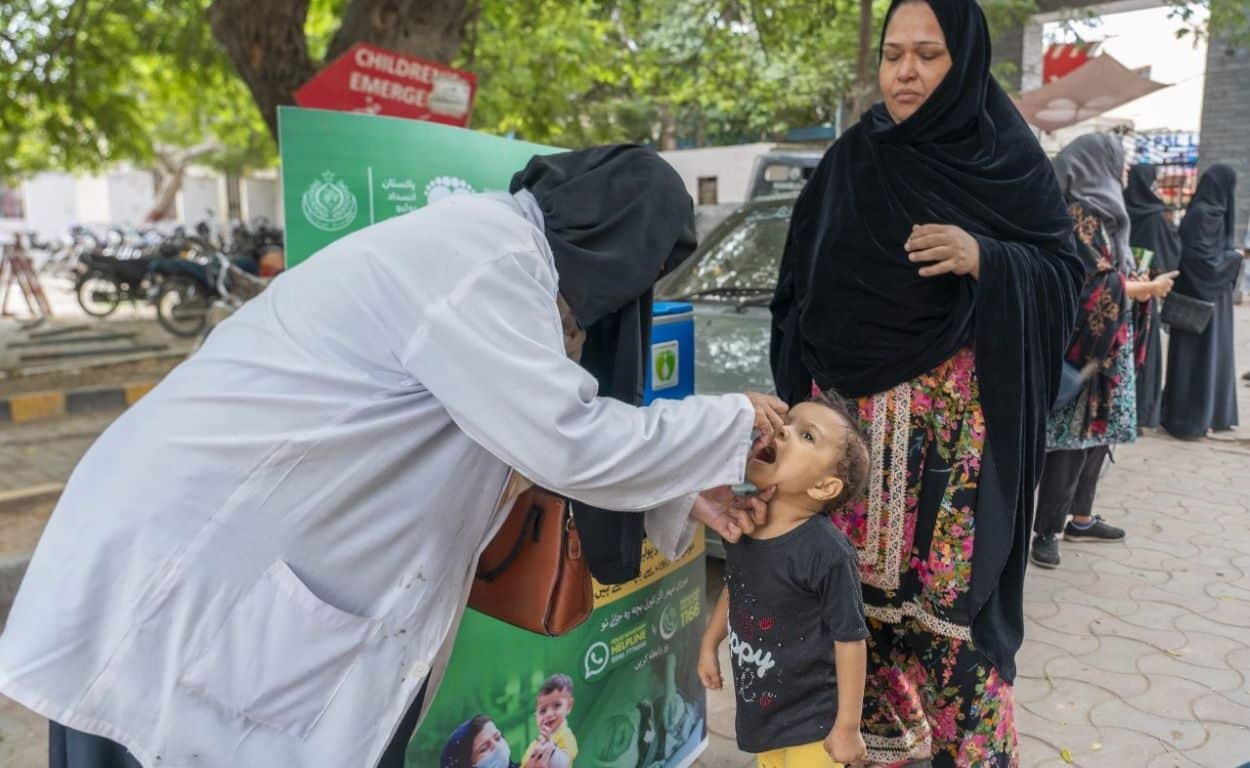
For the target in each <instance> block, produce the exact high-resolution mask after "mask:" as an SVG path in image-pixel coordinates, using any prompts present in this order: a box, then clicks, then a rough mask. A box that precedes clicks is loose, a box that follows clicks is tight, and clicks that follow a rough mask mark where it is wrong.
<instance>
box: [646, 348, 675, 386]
mask: <svg viewBox="0 0 1250 768" xmlns="http://www.w3.org/2000/svg"><path fill="white" fill-rule="evenodd" d="M678 351H679V345H678V343H677V342H676V341H665V342H663V343H660V344H652V345H651V389H652V390H653V391H659V390H661V389H672V388H673V387H675V386H677V385H678V383H679V381H678V376H677V354H678Z"/></svg>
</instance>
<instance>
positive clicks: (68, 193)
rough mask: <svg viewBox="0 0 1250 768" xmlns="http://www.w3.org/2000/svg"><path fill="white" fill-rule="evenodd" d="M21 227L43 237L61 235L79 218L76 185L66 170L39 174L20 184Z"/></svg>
mask: <svg viewBox="0 0 1250 768" xmlns="http://www.w3.org/2000/svg"><path fill="white" fill-rule="evenodd" d="M22 199H23V207H24V208H25V213H26V219H25V223H24V225H23V226H24V228H25V229H27V230H33V231H35V232H38V233H39V236H40V237H41V238H43V239H45V240H46V239H49V238H55V237H60V236H61V235H64V234H65V233H66V232H68V231H69V228H70V227H72V226H74V225H75V224H77V223H78V221H79V216H78V194H77V184H76V183H75V180H74V177H73V175H71V174H68V173H40V174H38V175H36V176H34V177H33V178H31V179H30V180H29V181H27V182H25V183H24V184H22Z"/></svg>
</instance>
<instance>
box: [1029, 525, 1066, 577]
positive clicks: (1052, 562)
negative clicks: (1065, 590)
mask: <svg viewBox="0 0 1250 768" xmlns="http://www.w3.org/2000/svg"><path fill="white" fill-rule="evenodd" d="M1029 559H1030V560H1032V561H1033V564H1034V565H1037V566H1040V567H1042V568H1058V567H1059V537H1058V536H1056V535H1054V534H1053V533H1048V534H1045V535H1042V536H1035V537H1034V538H1033V548H1032V549H1031V550H1030V552H1029Z"/></svg>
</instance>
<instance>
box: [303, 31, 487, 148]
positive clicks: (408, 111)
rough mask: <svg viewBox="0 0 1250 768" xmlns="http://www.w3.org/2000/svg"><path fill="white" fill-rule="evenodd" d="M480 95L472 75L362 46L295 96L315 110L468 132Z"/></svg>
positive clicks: (344, 56) (306, 84) (318, 75)
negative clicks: (419, 122)
mask: <svg viewBox="0 0 1250 768" xmlns="http://www.w3.org/2000/svg"><path fill="white" fill-rule="evenodd" d="M476 92H477V77H475V76H474V75H473V73H472V72H465V71H463V70H459V69H452V68H451V67H447V66H444V65H442V64H435V63H433V62H430V61H425V60H423V59H418V58H416V57H415V56H406V55H404V54H402V53H395V52H394V51H388V50H386V49H385V48H378V47H376V46H373V45H368V44H367V43H356V44H355V45H353V46H352V47H351V48H349V49H348V50H347V52H346V53H344V54H343V55H342V56H339V57H338V58H337V59H335V60H334V61H333V62H331V63H330V66H328V67H326V68H325V69H323V70H321V72H319V73H318V74H317V76H316V77H314V78H313V79H311V80H309V81H308V82H307V83H304V85H303V86H302V87H301V88H300V89H299V90H298V91H296V92H295V103H296V104H298V105H300V106H301V107H311V108H313V109H334V110H339V111H342V112H367V113H369V114H373V115H389V116H391V117H408V118H412V119H414V120H429V121H430V122H434V123H444V124H446V125H457V126H460V127H462V128H463V127H466V126H468V124H469V114H470V112H471V111H472V109H473V96H474V94H475V93H476Z"/></svg>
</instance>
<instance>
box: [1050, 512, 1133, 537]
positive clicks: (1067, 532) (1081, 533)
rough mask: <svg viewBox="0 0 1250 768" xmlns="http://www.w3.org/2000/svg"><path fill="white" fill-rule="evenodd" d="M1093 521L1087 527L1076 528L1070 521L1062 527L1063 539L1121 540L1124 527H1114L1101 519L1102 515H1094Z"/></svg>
mask: <svg viewBox="0 0 1250 768" xmlns="http://www.w3.org/2000/svg"><path fill="white" fill-rule="evenodd" d="M1092 519H1093V521H1094V522H1093V523H1092V524H1091V525H1090V526H1089V527H1088V528H1077V527H1076V526H1075V525H1073V524H1072V523H1071V522H1069V523H1068V525H1067V527H1065V528H1064V529H1063V540H1064V541H1122V540H1123V539H1124V529H1123V528H1116V527H1115V526H1114V525H1110V524H1109V523H1107V522H1105V521H1104V520H1103V519H1102V515H1094V517H1093V518H1092Z"/></svg>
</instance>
